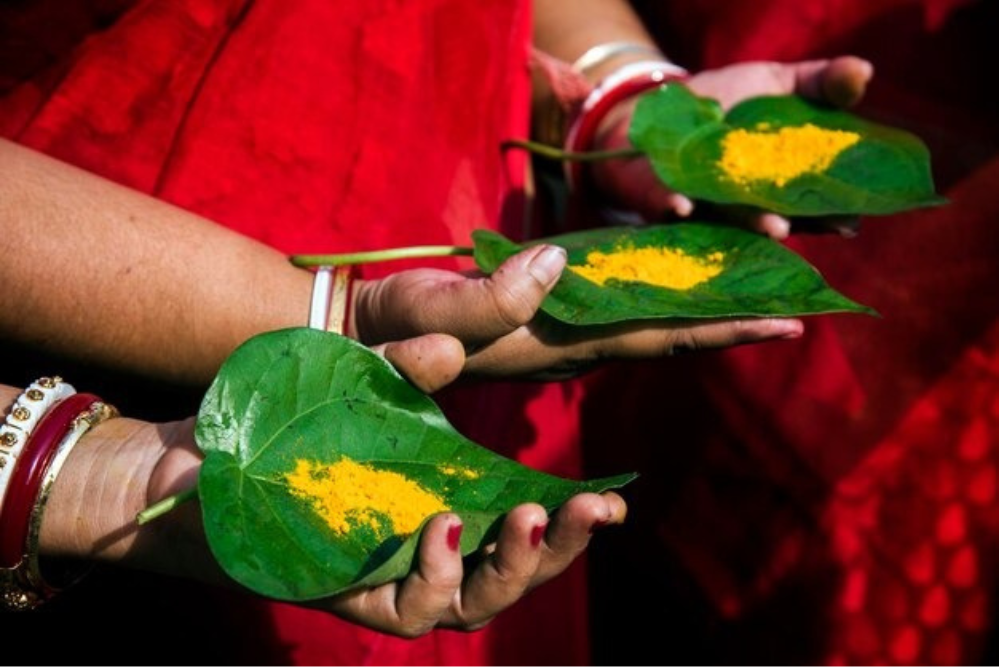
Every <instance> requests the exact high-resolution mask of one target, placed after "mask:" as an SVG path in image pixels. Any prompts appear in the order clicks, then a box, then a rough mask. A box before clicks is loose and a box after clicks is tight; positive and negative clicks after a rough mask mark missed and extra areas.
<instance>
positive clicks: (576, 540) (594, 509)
mask: <svg viewBox="0 0 1000 667" xmlns="http://www.w3.org/2000/svg"><path fill="white" fill-rule="evenodd" d="M626 510H627V508H626V505H625V501H624V500H622V498H621V496H619V495H618V494H617V493H613V492H608V493H604V494H601V495H598V494H596V493H581V494H579V495H576V496H573V497H572V498H570V499H569V500H568V501H567V502H566V503H565V504H564V505H563V506H562V507H560V508H559V510H558V511H557V512H556V513H555V515H554V516H553V517H552V520H551V521H549V525H548V528H547V529H546V531H545V537H544V540H543V544H542V547H543V549H542V556H541V562H540V563H539V566H538V571H537V572H536V574H535V578H534V580H533V581H532V582H531V586H532V587H535V586H538V585H540V584H543V583H545V582H546V581H548V580H549V579H551V578H553V577H555V576H556V575H558V574H559V573H561V572H562V571H563V570H565V569H566V568H567V567H569V565H570V564H571V563H572V562H573V561H574V560H575V559H576V558H577V557H578V556H579V555H580V554H581V553H583V551H584V549H586V548H587V545H588V544H590V538H591V536H592V534H593V533H594V531H596V530H598V529H600V528H603V527H605V526H608V525H611V524H619V523H622V522H623V521H624V520H625V514H626Z"/></svg>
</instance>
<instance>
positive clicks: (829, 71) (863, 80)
mask: <svg viewBox="0 0 1000 667" xmlns="http://www.w3.org/2000/svg"><path fill="white" fill-rule="evenodd" d="M874 72H875V68H874V67H873V66H872V64H871V63H870V62H868V61H867V60H863V59H861V58H857V57H855V56H841V57H840V58H835V59H834V60H832V61H831V62H830V66H829V67H827V68H826V70H825V71H824V72H823V77H822V90H823V97H824V99H826V100H827V101H828V102H830V103H831V104H833V105H835V106H838V107H849V106H853V105H854V104H857V103H858V102H859V101H860V100H861V98H862V97H863V96H864V94H865V89H866V88H867V87H868V82H869V81H871V78H872V75H873V74H874Z"/></svg>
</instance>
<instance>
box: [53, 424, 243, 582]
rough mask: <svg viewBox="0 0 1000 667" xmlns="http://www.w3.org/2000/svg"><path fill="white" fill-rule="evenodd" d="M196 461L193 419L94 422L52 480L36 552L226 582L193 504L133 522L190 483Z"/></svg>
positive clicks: (197, 461) (198, 464) (199, 458)
mask: <svg viewBox="0 0 1000 667" xmlns="http://www.w3.org/2000/svg"><path fill="white" fill-rule="evenodd" d="M200 462H201V457H200V455H199V454H198V451H197V448H196V447H195V445H194V419H193V418H192V419H188V420H184V421H179V422H171V423H163V424H152V423H149V422H142V421H138V420H134V419H126V418H118V419H114V420H111V421H108V422H105V423H103V424H100V425H99V426H97V427H95V428H94V429H92V430H91V432H89V433H87V434H86V436H84V438H83V439H81V441H80V443H79V444H78V445H77V447H76V448H75V449H74V451H73V452H72V454H71V456H70V457H69V458H68V459H67V461H66V464H65V465H64V466H63V470H62V472H61V473H60V475H59V477H58V478H57V480H56V483H55V484H54V486H53V489H52V494H51V496H50V499H49V503H48V506H47V508H46V511H45V514H44V515H43V517H42V526H41V535H40V541H39V547H40V551H41V553H42V555H43V556H44V557H46V558H72V559H84V560H94V561H99V562H104V563H111V564H117V565H124V566H128V567H135V568H139V569H146V570H153V571H159V572H165V573H170V574H180V575H187V576H192V577H196V578H199V579H203V580H208V581H222V580H224V578H223V575H222V574H221V572H220V571H219V569H218V566H217V565H216V564H215V561H214V559H213V558H212V556H211V553H210V552H209V550H208V547H207V544H206V542H205V539H204V534H203V531H202V527H201V513H200V507H199V505H198V503H197V502H191V503H186V504H185V505H182V506H181V507H178V508H177V509H176V510H174V511H173V512H170V513H169V514H167V515H165V516H163V517H161V518H160V519H158V520H156V521H153V522H151V523H149V524H146V525H144V526H141V527H140V526H138V525H137V524H136V521H135V516H136V514H137V513H138V512H139V511H141V510H143V509H145V508H146V507H147V506H149V505H150V504H152V503H154V502H156V501H158V500H161V499H163V498H165V497H166V496H168V495H171V494H173V493H177V492H179V491H183V490H186V489H189V488H192V487H193V486H194V485H195V484H196V482H197V473H198V469H199V467H200Z"/></svg>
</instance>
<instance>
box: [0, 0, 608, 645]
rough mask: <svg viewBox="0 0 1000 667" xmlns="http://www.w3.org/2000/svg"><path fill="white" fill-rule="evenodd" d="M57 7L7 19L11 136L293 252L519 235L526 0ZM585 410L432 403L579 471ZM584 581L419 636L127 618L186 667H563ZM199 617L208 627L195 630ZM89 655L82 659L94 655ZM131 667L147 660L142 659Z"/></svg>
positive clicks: (158, 591)
mask: <svg viewBox="0 0 1000 667" xmlns="http://www.w3.org/2000/svg"><path fill="white" fill-rule="evenodd" d="M119 4H122V5H128V4H129V3H119ZM64 5H65V3H52V6H49V5H46V4H44V3H43V4H41V5H34V6H31V7H28V8H27V9H25V8H23V7H22V8H15V9H10V10H8V9H4V10H2V11H4V13H5V16H4V18H5V20H6V25H5V31H6V33H7V34H5V35H3V37H4V38H5V39H2V40H0V43H2V44H3V48H4V53H13V54H14V56H16V57H13V58H10V59H8V60H6V61H5V62H6V63H7V69H6V71H4V73H3V76H4V78H3V80H2V81H0V84H3V85H4V89H3V90H2V91H0V134H2V135H4V136H7V137H10V138H12V139H14V140H16V141H18V142H20V143H22V144H25V145H27V146H30V147H33V148H35V149H38V150H40V151H43V152H45V153H47V154H49V155H52V156H54V157H56V158H59V159H62V160H65V161H67V162H69V163H72V164H75V165H78V166H80V167H83V168H85V169H87V170H89V171H92V172H94V173H97V174H100V175H102V176H105V177H107V178H110V179H113V180H115V181H117V182H119V183H122V184H125V185H127V186H130V187H132V188H135V189H137V190H140V191H143V192H146V193H149V194H151V195H153V196H156V197H158V198H161V199H163V200H166V201H168V202H171V203H173V204H176V205H178V206H180V207H182V208H185V209H187V210H190V211H193V212H195V213H198V214H200V215H203V216H205V217H207V218H209V219H211V220H213V221H215V222H217V223H219V224H222V225H226V226H228V227H230V228H232V229H235V230H238V231H240V232H242V233H244V234H246V235H248V236H251V237H253V238H256V239H259V240H261V241H262V242H264V243H267V244H270V245H272V246H274V247H275V248H278V249H279V250H281V251H283V252H287V253H293V252H321V251H325V252H334V251H346V250H366V249H376V248H386V247H394V246H406V245H414V244H468V243H469V240H470V239H469V233H470V232H471V231H472V230H473V229H475V228H478V227H489V228H493V229H499V230H502V231H503V232H505V233H506V234H508V235H510V236H513V237H520V236H523V235H524V233H525V225H526V216H525V200H526V198H525V195H524V182H525V172H526V162H525V159H524V156H523V155H521V154H517V153H511V154H509V155H503V154H502V153H501V152H500V150H499V145H500V142H501V141H502V140H503V139H505V138H508V137H513V136H520V137H523V136H526V134H527V127H528V112H529V95H530V81H529V76H528V71H527V65H526V63H527V49H528V45H529V41H530V13H529V6H528V3H526V2H509V1H508V0H496V1H491V2H463V1H461V0H416V1H414V2H369V1H366V2H340V3H333V2H326V1H323V0H304V1H302V2H294V3H286V2H281V1H279V0H254V1H251V0H213V1H208V0H203V1H198V0H141V1H139V2H136V3H134V4H133V5H132V6H129V7H124V9H122V8H117V7H114V6H112V7H109V6H108V5H107V3H93V4H92V5H87V4H86V3H81V4H80V5H78V6H77V7H76V8H75V9H67V8H66V7H65V6H64ZM67 11H75V12H76V13H75V14H74V13H71V14H69V15H67V14H66V12H67ZM57 18H61V20H58V21H57V20H56V19H57ZM18 37H20V38H21V39H17V38H18ZM424 264H425V265H426V262H425V263H424ZM440 265H442V266H451V267H456V268H458V267H461V268H469V266H470V265H469V264H468V263H465V264H459V263H458V262H457V261H451V260H447V261H445V260H442V261H441V262H440ZM403 267H404V265H403V264H402V263H397V264H393V265H392V266H391V267H389V266H386V267H372V268H366V272H367V275H368V276H374V275H377V274H379V273H381V272H385V271H388V270H398V269H400V268H403ZM304 307H305V305H304ZM580 395H581V392H580V388H579V386H577V385H574V384H561V385H559V384H553V385H544V386H543V385H522V384H518V385H513V384H510V385H508V384H492V385H489V386H483V387H478V388H467V389H463V390H457V391H452V392H450V393H449V394H447V395H446V396H444V397H443V398H442V402H443V403H444V407H445V409H446V411H447V412H448V413H449V414H450V415H451V416H452V421H453V423H455V425H456V427H457V428H458V429H459V430H460V431H462V432H463V433H465V434H466V435H468V436H469V437H471V438H472V439H474V440H477V441H478V442H481V443H483V444H485V445H487V446H491V447H493V448H495V449H497V450H499V451H501V452H502V453H504V454H506V455H508V456H513V457H517V458H519V459H520V460H521V461H522V462H524V463H526V464H528V465H531V466H533V467H536V468H540V469H544V470H547V471H549V472H552V473H556V474H560V475H565V476H579V472H580V471H579V461H578V453H577V448H576V447H575V442H576V440H577V421H576V408H577V404H578V403H579V400H580ZM107 398H108V399H109V400H112V401H113V402H116V401H114V399H115V397H114V396H113V395H110V396H107ZM176 416H177V417H180V416H182V414H177V415H176ZM583 574H584V571H583V569H582V566H581V565H576V566H574V567H573V569H571V571H570V572H568V573H567V574H566V575H564V576H562V577H561V578H559V580H557V581H556V582H555V583H553V584H550V585H548V586H546V587H544V588H543V589H541V590H539V591H537V592H536V593H534V594H532V595H531V596H530V598H529V599H527V600H525V601H524V602H523V603H522V604H520V605H519V606H518V608H517V611H512V612H510V613H507V614H504V615H503V616H502V617H501V618H499V619H498V620H497V621H495V622H494V623H493V624H491V625H490V626H489V627H488V628H487V629H486V630H484V631H482V632H477V633H471V634H462V633H449V632H436V633H432V634H430V635H429V636H426V637H424V638H421V639H419V640H416V641H403V640H399V639H394V638H391V637H388V636H384V635H381V634H378V633H375V632H369V631H366V630H362V629H360V628H358V627H356V626H354V625H351V624H348V623H346V622H343V621H340V620H339V619H337V618H334V617H331V616H328V615H325V614H322V613H319V612H315V611H307V610H303V609H299V608H297V607H293V606H290V605H284V604H276V603H270V602H266V601H259V600H255V599H253V598H250V597H238V596H237V597H234V596H229V595H228V594H225V593H221V592H206V591H205V590H203V589H201V588H197V587H194V588H187V587H186V586H185V585H183V584H176V586H177V587H178V590H181V591H183V594H182V595H180V596H177V597H181V598H183V599H182V600H177V599H176V597H172V595H171V592H170V591H165V590H162V588H157V587H144V588H143V589H142V590H143V591H146V593H147V596H146V597H142V598H141V599H140V600H138V601H133V603H134V604H143V605H144V607H143V608H142V609H140V610H139V613H140V614H146V613H150V614H153V615H154V617H156V614H157V609H162V610H164V611H163V613H162V616H165V617H169V619H170V620H169V623H170V627H171V628H173V629H174V630H178V631H180V633H181V634H183V635H186V636H192V637H196V636H200V637H201V639H200V640H199V641H200V642H206V641H207V642H208V644H207V646H208V647H207V648H205V645H204V644H203V643H202V644H200V645H199V646H198V647H197V648H195V647H193V646H192V647H191V648H190V649H188V650H190V651H191V653H190V655H187V654H185V653H184V649H183V643H181V644H180V645H172V646H168V647H164V650H166V651H168V652H169V651H176V652H177V656H178V657H179V660H180V663H183V662H192V661H199V662H201V661H203V660H205V659H206V658H205V657H206V656H213V655H217V656H219V657H218V659H219V660H220V661H226V662H229V661H246V662H270V661H274V662H281V663H284V662H294V663H303V664H317V663H346V664H392V663H408V664H452V663H454V664H478V663H512V664H520V663H527V664H544V663H565V664H570V663H579V662H586V661H587V659H588V652H587V648H588V639H587V637H588V633H587V626H586V606H585V597H586V596H585V590H584V579H583ZM143 585H144V586H145V584H143ZM173 587H174V586H171V587H170V588H173ZM86 592H87V589H86V588H84V589H83V592H80V593H78V594H76V597H77V599H78V600H79V602H78V603H77V605H76V607H75V608H74V610H75V611H76V612H77V613H76V615H75V616H73V618H72V625H73V626H74V627H73V629H72V630H70V631H71V632H73V633H79V634H80V635H86V634H87V632H86V630H85V629H86V628H90V630H91V633H92V634H97V633H100V634H106V633H107V632H118V631H120V629H121V627H122V624H125V625H126V626H128V624H129V623H130V620H129V619H128V618H126V616H128V615H129V613H134V611H133V612H126V613H122V612H121V610H119V609H115V610H113V611H112V610H108V609H106V606H105V607H102V606H100V604H99V603H98V602H97V600H95V599H94V596H91V597H89V598H88V597H87V596H86V595H85V593H86ZM90 592H92V593H94V595H95V596H96V595H98V594H100V591H98V590H91V591H90ZM66 597H67V598H73V597H74V595H73V594H71V595H67V596H66ZM191 599H197V600H198V603H197V604H192V603H191ZM220 600H221V601H220ZM66 604H70V605H72V604H73V603H72V602H69V603H66ZM111 606H115V605H111ZM105 613H107V614H110V617H103V616H104V614H105ZM102 617H103V619H102V620H98V619H101V618H102ZM110 619H114V620H113V621H112V620H110ZM49 623H51V618H50V620H48V621H45V624H49ZM116 623H117V625H116ZM200 624H205V625H208V626H210V628H211V629H210V630H206V629H200V630H199V629H195V628H196V627H197V626H198V625H200ZM109 626H112V627H109ZM48 627H50V626H48ZM144 627H145V626H144ZM64 630H65V629H64ZM138 631H139V632H142V631H143V630H138ZM73 636H76V635H73ZM97 636H100V635H97ZM150 641H151V642H153V643H155V642H156V635H155V633H154V634H153V635H152V639H151V640H150ZM228 641H232V643H231V644H227V642H228ZM43 650H55V651H57V652H58V650H59V647H58V646H52V645H48V646H46V647H45V648H44V649H43ZM75 650H77V651H78V650H81V645H79V644H78V645H76V646H75ZM102 651H103V652H101V653H100V654H99V655H100V658H98V660H100V661H111V662H114V660H115V658H114V657H113V656H114V655H116V654H115V651H114V649H112V648H111V647H109V646H107V645H105V646H103V647H102ZM168 654H169V653H168ZM79 655H80V654H78V653H74V657H73V659H72V660H73V661H74V662H78V661H81V660H83V661H86V660H85V659H81V658H80V657H79ZM125 655H127V654H125ZM109 656H111V657H109ZM142 656H143V654H140V657H139V658H138V661H139V663H142V662H145V661H148V659H149V658H148V654H147V655H146V656H145V657H142ZM209 661H210V660H209ZM137 664H138V663H137Z"/></svg>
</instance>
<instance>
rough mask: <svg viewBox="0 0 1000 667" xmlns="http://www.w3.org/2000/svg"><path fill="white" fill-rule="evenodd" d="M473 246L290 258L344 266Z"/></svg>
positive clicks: (450, 252)
mask: <svg viewBox="0 0 1000 667" xmlns="http://www.w3.org/2000/svg"><path fill="white" fill-rule="evenodd" d="M471 254H472V248H466V247H463V246H455V245H417V246H409V247H406V248H388V249H386V250H371V251H368V252H346V253H340V254H336V255H292V256H291V257H290V258H289V259H290V260H291V262H292V264H294V265H295V266H344V265H348V264H368V263H370V262H384V261H386V260H390V259H406V258H412V257H449V256H454V255H471Z"/></svg>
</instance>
